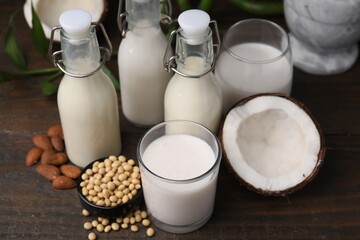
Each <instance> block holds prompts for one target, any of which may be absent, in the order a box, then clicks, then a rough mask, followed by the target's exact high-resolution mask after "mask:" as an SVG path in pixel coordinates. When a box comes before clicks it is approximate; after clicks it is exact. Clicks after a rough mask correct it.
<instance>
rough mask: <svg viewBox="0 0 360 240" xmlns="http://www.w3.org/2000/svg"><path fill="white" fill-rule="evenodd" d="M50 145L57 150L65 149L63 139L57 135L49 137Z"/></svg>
mask: <svg viewBox="0 0 360 240" xmlns="http://www.w3.org/2000/svg"><path fill="white" fill-rule="evenodd" d="M50 141H51V144H52V146H53V147H54V148H55V149H56V150H57V151H59V152H62V151H64V150H65V144H64V140H63V139H62V138H61V137H59V136H54V137H51V139H50Z"/></svg>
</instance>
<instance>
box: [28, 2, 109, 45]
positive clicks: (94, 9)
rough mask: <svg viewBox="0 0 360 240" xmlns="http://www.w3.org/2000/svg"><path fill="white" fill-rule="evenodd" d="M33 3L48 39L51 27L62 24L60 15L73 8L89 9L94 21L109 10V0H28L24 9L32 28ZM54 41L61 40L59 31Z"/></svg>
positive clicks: (101, 17) (103, 16) (100, 18)
mask: <svg viewBox="0 0 360 240" xmlns="http://www.w3.org/2000/svg"><path fill="white" fill-rule="evenodd" d="M31 3H32V4H33V6H34V10H35V11H36V13H37V15H38V17H39V19H40V21H41V25H42V27H43V29H44V33H45V36H46V38H48V39H50V36H51V29H52V28H53V27H56V26H58V25H60V24H59V17H60V15H61V14H62V13H63V12H65V11H67V10H69V9H71V8H82V9H84V10H86V11H88V12H89V13H90V14H91V16H92V21H93V22H101V21H102V20H103V19H104V18H105V16H106V14H107V12H108V2H107V0H86V1H84V0H26V2H25V4H24V7H23V11H24V16H25V20H26V22H27V24H28V25H29V27H30V28H32V12H31ZM54 41H57V42H59V41H60V34H59V32H56V33H55V36H54Z"/></svg>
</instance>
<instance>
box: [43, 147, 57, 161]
mask: <svg viewBox="0 0 360 240" xmlns="http://www.w3.org/2000/svg"><path fill="white" fill-rule="evenodd" d="M55 153H56V151H55V150H54V149H48V150H45V151H44V152H43V153H42V154H41V159H40V162H41V164H47V163H48V159H49V157H50V156H51V155H53V154H55Z"/></svg>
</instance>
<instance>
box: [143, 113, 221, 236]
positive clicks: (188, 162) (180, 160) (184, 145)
mask: <svg viewBox="0 0 360 240" xmlns="http://www.w3.org/2000/svg"><path fill="white" fill-rule="evenodd" d="M137 155H138V160H139V165H140V171H141V178H142V186H143V191H144V197H145V203H146V206H147V209H148V211H149V214H150V218H151V219H152V221H153V223H154V224H155V225H156V226H157V227H159V228H161V229H163V230H165V231H168V232H172V233H186V232H191V231H195V230H197V229H199V228H200V227H202V226H203V225H204V224H205V223H206V222H207V221H208V220H209V219H210V217H211V215H212V212H213V209H214V202H215V193H216V185H217V176H218V171H219V167H220V161H221V147H220V143H219V140H218V139H217V138H216V136H215V135H214V134H213V133H211V131H210V130H208V129H207V128H205V127H204V126H202V125H200V124H198V123H195V122H191V121H183V120H176V121H167V122H163V123H160V124H158V125H156V126H154V127H153V128H151V129H150V130H149V131H148V132H147V133H146V134H145V135H144V136H143V137H142V139H141V140H140V142H139V144H138V149H137Z"/></svg>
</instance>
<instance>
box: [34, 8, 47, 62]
mask: <svg viewBox="0 0 360 240" xmlns="http://www.w3.org/2000/svg"><path fill="white" fill-rule="evenodd" d="M31 13H32V26H33V27H32V30H31V37H32V41H33V44H34V46H35V48H36V50H38V51H39V52H40V53H41V55H43V56H44V57H45V58H46V59H47V51H48V46H49V41H48V40H47V39H46V37H45V33H44V29H43V28H42V26H41V21H40V19H39V17H38V15H37V14H36V11H35V9H34V6H33V4H32V3H31Z"/></svg>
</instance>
